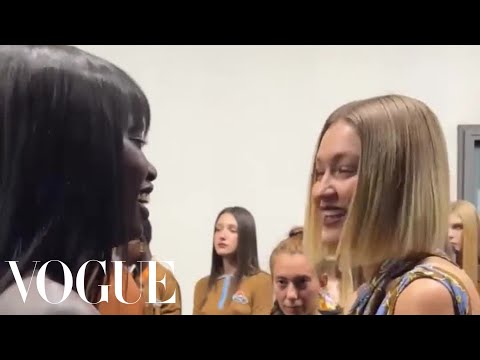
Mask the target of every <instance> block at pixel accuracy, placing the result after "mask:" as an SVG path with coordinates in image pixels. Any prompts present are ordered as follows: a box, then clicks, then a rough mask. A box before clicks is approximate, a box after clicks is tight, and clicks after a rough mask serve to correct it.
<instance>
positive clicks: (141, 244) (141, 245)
mask: <svg viewBox="0 0 480 360" xmlns="http://www.w3.org/2000/svg"><path fill="white" fill-rule="evenodd" d="M139 251H140V252H141V253H142V254H144V253H145V245H144V243H143V242H141V243H140V250H139Z"/></svg>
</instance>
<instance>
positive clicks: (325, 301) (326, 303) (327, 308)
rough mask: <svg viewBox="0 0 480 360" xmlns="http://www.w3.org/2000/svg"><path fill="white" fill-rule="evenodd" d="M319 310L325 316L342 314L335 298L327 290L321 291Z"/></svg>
mask: <svg viewBox="0 0 480 360" xmlns="http://www.w3.org/2000/svg"><path fill="white" fill-rule="evenodd" d="M318 310H319V311H320V313H321V314H324V315H329V314H332V315H333V314H335V315H339V314H341V312H342V310H341V308H340V307H339V306H338V304H337V303H336V302H335V301H334V300H333V297H332V296H331V295H330V294H329V293H328V292H327V291H326V290H325V289H322V290H320V296H319V306H318Z"/></svg>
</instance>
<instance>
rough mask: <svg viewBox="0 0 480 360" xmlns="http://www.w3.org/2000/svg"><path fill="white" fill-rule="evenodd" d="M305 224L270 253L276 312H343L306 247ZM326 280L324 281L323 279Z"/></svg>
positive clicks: (279, 313) (311, 313) (293, 231)
mask: <svg viewBox="0 0 480 360" xmlns="http://www.w3.org/2000/svg"><path fill="white" fill-rule="evenodd" d="M302 237H303V232H302V227H295V228H293V229H291V230H290V232H289V234H288V238H286V239H285V240H282V241H281V242H280V243H279V244H278V245H277V246H276V247H275V249H274V250H273V251H272V254H271V255H270V272H271V274H272V278H273V289H274V295H275V302H274V305H273V309H272V312H271V314H272V315H320V314H322V315H333V314H340V313H341V312H340V311H339V310H338V309H337V307H336V305H332V304H331V302H332V300H331V298H330V296H326V295H327V294H328V293H327V292H326V291H325V288H326V286H327V283H326V281H327V279H326V275H325V274H324V273H320V272H318V270H317V269H316V268H315V266H314V264H313V263H312V262H311V261H310V260H309V258H308V257H307V256H306V255H305V254H304V251H303V240H302ZM322 281H323V283H322Z"/></svg>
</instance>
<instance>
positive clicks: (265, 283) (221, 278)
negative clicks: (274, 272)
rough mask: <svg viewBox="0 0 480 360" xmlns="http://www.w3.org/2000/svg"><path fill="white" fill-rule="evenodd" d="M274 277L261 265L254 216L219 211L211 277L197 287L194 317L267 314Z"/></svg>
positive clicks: (241, 210)
mask: <svg viewBox="0 0 480 360" xmlns="http://www.w3.org/2000/svg"><path fill="white" fill-rule="evenodd" d="M272 306H273V289H272V280H271V276H270V275H269V274H268V273H266V272H264V271H262V270H261V269H260V267H259V264H258V254H257V235H256V226H255V220H254V218H253V216H252V214H251V213H250V212H249V211H248V210H246V209H244V208H242V207H229V208H226V209H224V210H222V211H221V212H220V214H219V215H218V217H217V219H216V221H215V229H214V235H213V252H212V267H211V271H210V275H209V276H206V277H204V278H202V279H200V280H199V281H198V282H197V284H196V285H195V291H194V307H193V315H268V314H269V313H270V310H271V308H272Z"/></svg>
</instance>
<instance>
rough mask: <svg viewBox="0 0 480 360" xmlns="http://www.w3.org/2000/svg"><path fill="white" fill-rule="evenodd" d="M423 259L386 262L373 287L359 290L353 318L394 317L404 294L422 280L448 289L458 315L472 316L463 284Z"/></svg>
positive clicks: (368, 285)
mask: <svg viewBox="0 0 480 360" xmlns="http://www.w3.org/2000/svg"><path fill="white" fill-rule="evenodd" d="M428 256H430V255H428ZM437 256H438V255H437ZM442 257H443V256H442ZM424 258H425V257H423V259H424ZM423 259H419V258H416V259H408V260H403V261H398V260H397V261H386V262H385V263H384V264H383V265H382V266H381V267H380V270H379V271H378V273H377V275H375V276H374V277H373V279H372V280H371V281H370V282H369V283H366V284H364V285H362V286H361V287H360V288H359V290H358V296H357V299H356V301H355V303H354V304H353V306H352V309H351V310H350V312H349V314H350V315H393V313H394V312H395V304H396V302H397V299H398V297H399V295H400V294H401V292H402V291H403V290H404V289H405V288H406V287H407V286H408V285H410V284H411V283H412V282H413V281H415V280H417V279H421V278H428V279H433V280H436V281H438V282H440V283H441V284H443V285H444V286H445V287H446V288H447V289H448V291H449V292H450V294H451V296H452V300H453V304H454V308H455V314H456V315H469V314H471V308H470V303H469V296H468V293H467V291H466V289H465V287H464V286H463V285H462V283H461V281H460V280H459V279H458V278H457V277H456V276H454V275H453V274H451V273H449V272H447V271H445V270H443V269H439V268H438V267H435V266H433V265H431V264H421V263H420V262H421V261H422V260H423ZM392 281H393V282H394V286H392V287H391V289H390V290H388V291H387V287H388V286H389V285H390V284H391V282H392Z"/></svg>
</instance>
